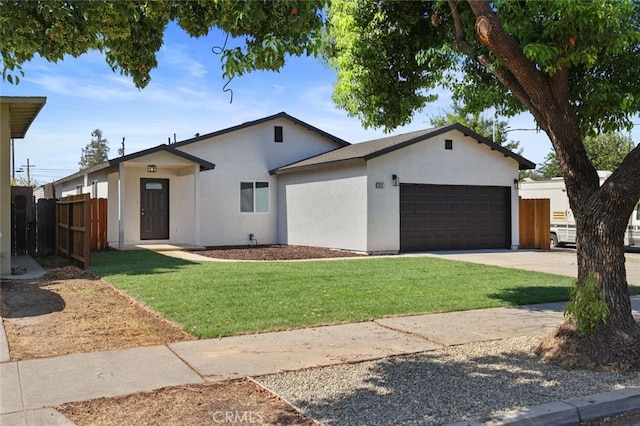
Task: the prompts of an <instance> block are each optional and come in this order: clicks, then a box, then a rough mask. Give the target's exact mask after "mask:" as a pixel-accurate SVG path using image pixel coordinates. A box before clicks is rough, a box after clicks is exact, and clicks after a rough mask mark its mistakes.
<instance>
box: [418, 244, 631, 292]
mask: <svg viewBox="0 0 640 426" xmlns="http://www.w3.org/2000/svg"><path fill="white" fill-rule="evenodd" d="M407 256H433V257H441V258H443V259H451V260H460V261H463V262H472V263H483V264H486V265H495V266H503V267H505V268H515V269H525V270H528V271H538V272H547V273H550V274H558V275H566V276H570V277H575V276H576V275H577V273H578V265H577V259H576V251H575V249H568V248H564V249H554V250H550V251H542V250H498V251H495V250H490V251H489V250H480V251H466V252H460V251H456V252H437V253H420V254H411V255H407ZM626 259H627V262H626V268H627V282H628V283H629V285H636V286H640V253H639V252H627V253H626Z"/></svg>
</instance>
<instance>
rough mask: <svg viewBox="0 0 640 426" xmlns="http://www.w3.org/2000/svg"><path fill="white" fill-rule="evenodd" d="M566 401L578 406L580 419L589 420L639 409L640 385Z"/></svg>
mask: <svg viewBox="0 0 640 426" xmlns="http://www.w3.org/2000/svg"><path fill="white" fill-rule="evenodd" d="M564 402H566V403H567V404H570V405H573V406H574V407H576V409H577V410H578V414H579V415H580V421H583V422H588V421H592V420H597V419H601V418H604V417H611V416H616V415H618V414H624V413H628V412H631V411H637V410H639V409H640V387H631V388H626V389H620V390H615V391H611V392H603V393H597V394H595V395H589V396H584V397H582V398H575V399H568V400H566V401H564Z"/></svg>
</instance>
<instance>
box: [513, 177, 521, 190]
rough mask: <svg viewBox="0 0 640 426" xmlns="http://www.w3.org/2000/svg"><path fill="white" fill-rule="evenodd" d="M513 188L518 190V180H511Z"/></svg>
mask: <svg viewBox="0 0 640 426" xmlns="http://www.w3.org/2000/svg"><path fill="white" fill-rule="evenodd" d="M513 187H514V188H515V189H520V181H519V180H518V179H514V180H513Z"/></svg>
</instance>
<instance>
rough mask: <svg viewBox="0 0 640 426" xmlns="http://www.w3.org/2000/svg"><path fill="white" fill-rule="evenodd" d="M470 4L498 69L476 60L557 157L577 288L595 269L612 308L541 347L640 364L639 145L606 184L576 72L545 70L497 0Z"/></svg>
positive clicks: (560, 359)
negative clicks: (579, 112) (630, 282)
mask: <svg viewBox="0 0 640 426" xmlns="http://www.w3.org/2000/svg"><path fill="white" fill-rule="evenodd" d="M449 4H450V9H451V12H452V16H453V19H454V21H455V24H456V40H455V46H456V47H457V48H458V50H460V51H461V52H462V53H464V54H467V55H468V56H470V57H473V55H475V50H474V49H473V48H471V45H470V44H469V43H467V42H466V40H465V39H464V36H465V35H464V31H463V28H462V21H461V17H460V16H461V15H460V13H459V9H458V3H456V2H453V1H450V2H449ZM469 5H470V7H471V10H472V11H473V13H474V15H475V16H476V22H475V30H476V35H477V37H478V39H479V40H480V42H481V43H482V44H484V45H485V46H486V47H487V48H488V49H489V50H490V51H491V52H492V53H493V54H494V55H495V57H496V58H498V59H499V61H500V65H499V66H494V65H496V64H495V63H494V62H492V59H491V58H490V57H489V56H488V55H487V56H485V55H480V56H478V57H475V58H474V59H475V60H477V61H478V63H480V64H482V65H484V66H485V67H486V68H487V69H489V70H491V72H492V73H493V74H494V76H495V77H496V78H497V79H498V81H500V82H501V83H502V84H503V85H504V86H505V87H507V88H508V89H509V90H510V91H511V93H512V94H513V95H514V96H515V97H516V98H517V99H519V100H520V102H522V104H523V105H524V106H525V107H526V108H527V109H528V110H529V111H530V112H531V113H532V115H533V116H534V118H535V119H536V122H537V124H538V125H539V126H540V128H541V129H542V130H544V131H545V132H546V133H547V135H549V138H550V139H551V142H552V144H553V147H554V149H555V151H556V154H557V156H558V160H559V163H560V167H561V168H562V171H563V175H564V179H565V184H566V188H567V195H568V196H569V203H570V205H571V209H572V211H573V213H574V216H575V218H576V227H577V229H576V231H577V258H578V277H577V279H578V281H577V282H578V285H583V284H584V282H585V279H586V278H587V277H589V276H590V275H591V274H594V275H595V277H596V278H597V280H598V285H599V286H600V288H601V289H602V290H603V293H604V298H605V302H606V304H607V306H608V308H609V314H608V315H607V317H606V319H605V321H604V322H602V321H601V322H599V323H598V324H597V325H596V327H595V330H594V334H593V335H592V336H585V335H583V334H581V333H579V332H578V331H577V328H576V326H575V324H570V323H568V322H563V323H562V324H561V325H560V326H559V327H558V330H557V331H556V332H555V333H554V334H552V335H551V336H548V337H547V338H546V339H544V341H543V342H542V343H541V345H540V347H539V348H538V351H537V352H538V353H539V354H540V355H542V356H543V357H544V358H545V359H548V360H550V361H552V362H556V363H560V364H563V365H565V366H569V367H591V368H599V367H604V366H616V367H618V368H640V326H639V325H638V324H637V323H636V322H635V321H634V319H633V316H632V313H631V302H630V299H629V290H628V287H627V279H626V270H625V255H624V246H623V239H624V232H625V228H626V226H627V223H628V220H629V216H630V215H631V212H632V211H633V207H634V206H635V204H636V203H637V201H638V198H639V197H640V147H636V148H635V149H634V150H632V151H631V153H630V154H629V155H628V156H627V157H626V158H625V160H624V162H623V164H622V165H621V166H620V168H619V169H618V170H616V171H615V172H614V173H613V174H612V175H611V177H610V178H609V179H607V181H606V182H605V183H604V185H603V186H602V187H600V186H599V179H598V174H597V172H596V170H595V168H594V167H593V165H592V164H591V162H590V161H589V159H588V156H587V153H586V150H585V148H584V144H583V142H582V138H581V135H580V131H579V129H578V126H577V124H576V122H575V120H574V116H573V111H572V109H571V103H570V99H569V69H568V68H564V69H558V70H557V71H556V72H555V74H553V75H552V76H550V75H547V74H544V73H542V72H541V71H540V70H539V68H538V67H536V65H535V64H533V63H532V62H530V61H529V60H528V59H527V58H526V57H525V56H524V55H523V53H522V49H521V47H520V45H519V43H518V42H517V40H515V39H514V38H513V37H512V36H510V35H509V34H508V33H507V32H506V31H505V30H504V28H502V26H501V24H500V21H499V19H498V16H497V15H496V13H495V11H494V10H493V9H492V7H491V4H490V2H488V1H478V0H476V1H473V0H470V1H469Z"/></svg>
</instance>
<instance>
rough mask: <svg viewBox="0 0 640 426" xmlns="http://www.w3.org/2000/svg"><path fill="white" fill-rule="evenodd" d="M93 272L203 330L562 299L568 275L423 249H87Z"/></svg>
mask: <svg viewBox="0 0 640 426" xmlns="http://www.w3.org/2000/svg"><path fill="white" fill-rule="evenodd" d="M91 262H92V265H91V267H90V268H89V269H90V270H91V271H92V272H94V273H95V274H97V275H99V276H101V277H102V278H104V279H105V280H106V281H108V282H110V283H112V284H113V285H115V286H116V287H118V288H120V289H122V290H124V291H126V292H127V293H128V294H130V295H131V296H133V297H135V298H136V299H138V300H140V301H142V302H143V303H145V304H146V305H148V306H149V307H151V308H152V309H154V310H156V311H158V312H160V313H162V314H164V315H165V316H166V317H167V318H170V319H171V320H173V321H175V322H177V323H178V324H180V325H181V326H182V327H183V328H184V329H185V330H186V331H187V332H189V333H191V334H193V335H194V336H197V337H200V338H210V337H221V336H229V335H234V334H243V333H251V332H259V331H268V330H281V329H289V328H300V327H305V326H311V325H321V324H334V323H344V322H357V321H364V320H369V319H372V318H381V317H385V316H394V315H407V314H415V313H425V312H447V311H459V310H468V309H478V308H488V307H497V306H509V305H522V304H529V303H542V302H553V301H561V300H567V298H568V294H569V287H570V285H571V283H572V279H571V278H567V277H562V276H557V275H550V274H543V273H537V272H528V271H522V270H515V269H506V268H499V267H494V266H487V265H479V264H473V263H466V262H456V261H450V260H442V259H436V258H429V257H414V258H408V257H406V258H404V257H389V258H382V259H357V260H356V259H345V260H331V261H313V262H202V263H194V262H189V261H185V260H181V259H175V258H172V257H167V256H164V255H162V254H158V253H154V252H151V251H106V252H99V253H92V255H91Z"/></svg>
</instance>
